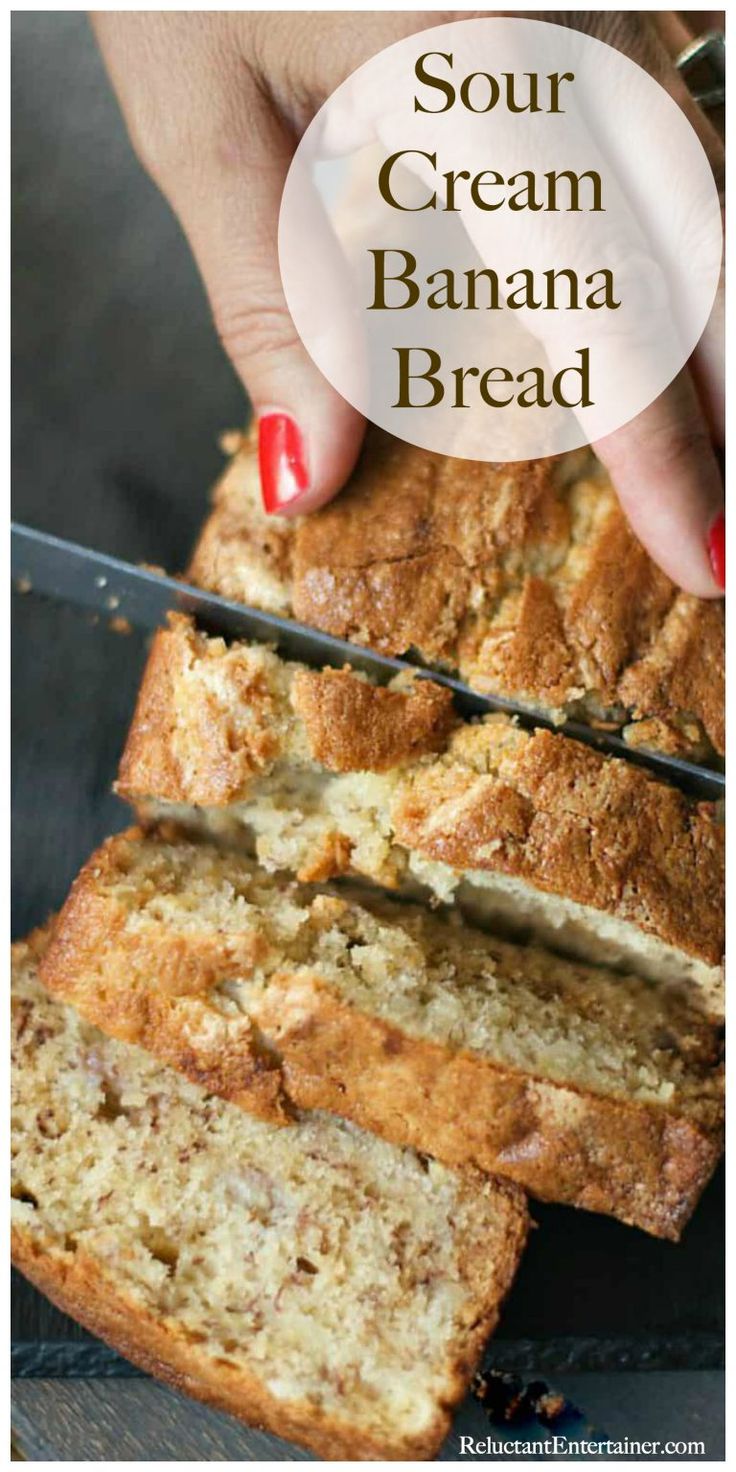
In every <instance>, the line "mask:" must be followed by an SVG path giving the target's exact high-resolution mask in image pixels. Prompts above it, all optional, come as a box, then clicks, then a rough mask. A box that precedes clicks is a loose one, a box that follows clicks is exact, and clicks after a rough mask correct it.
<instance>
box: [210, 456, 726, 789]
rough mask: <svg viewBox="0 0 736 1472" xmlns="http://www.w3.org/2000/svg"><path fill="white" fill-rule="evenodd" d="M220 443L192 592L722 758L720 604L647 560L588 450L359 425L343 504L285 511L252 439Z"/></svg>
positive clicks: (537, 704) (640, 740)
mask: <svg viewBox="0 0 736 1472" xmlns="http://www.w3.org/2000/svg"><path fill="white" fill-rule="evenodd" d="M227 443H228V448H230V449H231V450H233V451H234V458H233V459H232V462H231V464H230V466H229V468H228V469H227V471H226V473H225V475H224V476H223V478H222V480H221V481H220V483H219V485H218V486H217V488H216V490H215V508H214V511H213V512H212V515H211V517H210V519H209V521H208V523H207V525H206V527H205V529H204V531H203V534H202V536H201V538H200V540H199V543H198V545H197V548H196V551H195V554H194V558H193V561H192V564H191V568H190V575H191V577H192V578H193V579H194V580H195V581H196V582H199V583H200V584H201V585H202V586H203V587H207V588H211V589H213V590H215V591H216V592H219V593H223V594H225V595H226V596H228V597H230V598H235V599H239V600H241V601H243V602H246V603H251V604H255V605H256V606H257V607H262V608H267V609H270V610H272V611H275V612H278V613H286V614H291V615H293V616H294V617H296V618H298V619H300V620H301V621H302V622H304V623H308V624H312V625H314V626H315V627H316V628H319V629H324V630H326V631H327V632H329V633H331V634H335V635H338V636H340V637H341V638H346V639H351V640H354V641H356V642H357V643H359V644H368V645H370V646H372V647H373V648H376V649H380V650H383V651H384V652H386V653H389V654H404V653H406V652H407V651H411V650H414V651H418V652H419V653H420V654H421V655H422V657H423V658H424V660H425V661H426V662H427V663H430V664H438V665H442V666H445V667H447V668H450V669H456V670H459V672H460V674H461V675H462V676H463V678H464V679H466V680H467V681H468V682H469V683H470V684H471V685H473V686H475V687H476V688H477V689H479V690H484V691H490V692H492V693H496V694H500V695H505V696H508V697H510V698H513V699H515V700H517V701H520V702H522V703H524V704H526V705H528V706H531V707H534V708H536V709H539V710H544V711H546V712H548V713H551V714H552V715H553V716H555V717H556V718H560V719H561V718H563V717H564V716H565V715H575V716H578V717H580V718H582V719H584V720H590V721H593V722H597V721H600V720H603V721H605V722H612V723H614V724H615V725H616V726H619V727H621V728H623V730H624V733H625V735H626V737H627V739H628V740H630V741H631V742H632V743H633V744H636V745H639V746H649V747H654V748H658V749H660V750H663V751H667V752H670V753H672V754H679V755H686V756H690V757H695V758H698V759H700V760H715V761H718V759H719V758H720V757H721V756H722V755H723V753H724V750H725V732H724V608H723V603H722V602H720V601H708V600H705V599H702V600H701V599H697V598H694V597H691V596H689V595H688V594H686V593H683V592H681V591H679V590H678V589H677V588H676V587H675V586H674V584H673V583H672V582H670V580H669V578H667V577H666V576H665V574H664V573H663V572H661V571H660V569H659V568H658V567H656V566H655V564H654V563H653V562H652V560H651V558H650V557H649V556H648V555H647V553H646V552H645V551H644V549H643V548H642V547H641V545H640V544H639V542H638V541H637V540H636V538H635V536H634V534H633V532H632V531H631V530H630V528H629V525H628V523H627V521H626V518H625V517H624V515H623V513H622V512H621V510H620V508H619V505H618V502H617V499H616V496H615V493H614V491H613V488H612V486H611V483H610V481H609V479H608V477H607V475H606V474H605V471H604V470H603V468H602V466H601V465H600V464H599V463H598V462H597V461H596V459H595V457H594V456H593V453H592V451H590V452H587V451H575V452H574V453H571V454H569V455H564V456H560V457H558V458H552V459H549V460H537V461H530V462H516V463H512V464H501V465H490V464H489V465H486V464H475V463H473V462H470V461H461V460H455V459H452V458H450V457H444V456H441V455H434V454H431V453H430V452H428V451H425V450H421V449H417V448H416V446H413V445H407V444H404V443H403V442H402V441H400V440H395V439H392V438H391V437H390V436H389V435H387V434H385V433H384V432H382V431H379V430H376V429H369V432H368V436H367V439H366V444H365V447H364V451H363V454H362V456H361V459H360V460H359V462H358V466H357V468H356V470H355V472H354V474H353V476H352V477H351V479H350V482H349V484H348V485H347V487H346V488H345V490H344V491H343V492H342V494H341V495H340V496H339V497H338V498H337V500H336V501H334V502H333V503H332V504H331V505H329V506H327V507H326V508H324V509H323V510H322V511H318V512H316V513H313V514H312V515H311V516H309V517H306V518H304V519H302V520H297V521H283V520H280V519H279V518H278V517H277V518H272V517H267V516H266V515H265V513H264V512H263V509H262V506H261V499H260V490H259V480H258V470H257V457H256V453H255V441H254V438H253V436H237V435H236V436H231V437H229V438H228V441H227Z"/></svg>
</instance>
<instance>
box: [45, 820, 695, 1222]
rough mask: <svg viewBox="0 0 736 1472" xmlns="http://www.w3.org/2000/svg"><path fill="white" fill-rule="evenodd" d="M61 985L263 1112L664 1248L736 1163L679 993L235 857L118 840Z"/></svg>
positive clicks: (108, 1021)
mask: <svg viewBox="0 0 736 1472" xmlns="http://www.w3.org/2000/svg"><path fill="white" fill-rule="evenodd" d="M42 977H43V979H44V981H45V983H46V984H47V986H48V987H49V988H50V990H51V991H53V992H54V993H55V994H56V995H58V996H59V997H60V998H61V999H63V1000H65V1001H70V1002H73V1003H74V1005H75V1006H76V1007H78V1008H79V1010H80V1012H82V1014H83V1015H84V1016H86V1017H88V1018H89V1019H90V1021H92V1022H95V1023H97V1024H98V1025H99V1026H100V1027H102V1028H103V1029H104V1031H105V1032H108V1033H111V1034H112V1035H114V1036H118V1037H123V1038H126V1039H129V1040H131V1041H134V1042H138V1043H141V1044H142V1045H143V1046H144V1047H146V1048H149V1049H150V1050H151V1051H152V1052H153V1053H155V1054H157V1056H158V1057H160V1058H161V1059H163V1060H164V1061H165V1062H167V1063H171V1064H173V1065H174V1066H176V1067H177V1068H180V1069H181V1070H182V1071H183V1072H184V1073H186V1074H188V1075H189V1077H190V1078H192V1079H194V1080H196V1081H197V1082H201V1083H203V1084H204V1085H205V1086H206V1088H207V1089H209V1090H212V1091H213V1092H216V1093H221V1094H223V1095H225V1096H226V1097H227V1098H229V1099H231V1100H233V1101H235V1102H236V1103H239V1104H241V1105H243V1106H244V1107H245V1108H247V1109H250V1108H252V1107H254V1108H256V1109H257V1110H259V1111H261V1112H262V1111H263V1110H264V1107H267V1101H269V1100H270V1106H269V1107H270V1108H271V1112H272V1117H273V1118H274V1119H279V1118H281V1119H285V1118H288V1114H289V1110H290V1108H291V1107H293V1106H294V1105H296V1106H299V1107H300V1108H318V1109H329V1110H331V1111H334V1112H335V1113H336V1114H340V1115H343V1116H345V1117H347V1118H349V1119H352V1120H354V1121H355V1122H356V1123H357V1124H360V1125H361V1126H363V1127H364V1128H366V1129H371V1130H375V1131H376V1132H377V1133H378V1134H382V1135H384V1136H385V1137H386V1138H387V1139H390V1140H393V1141H394V1142H396V1143H397V1144H401V1145H413V1146H414V1147H415V1148H416V1149H418V1150H421V1151H424V1152H426V1153H428V1154H432V1155H434V1156H436V1157H438V1158H439V1159H441V1160H444V1161H445V1162H447V1163H448V1164H454V1165H457V1164H465V1163H470V1164H473V1165H475V1166H479V1167H480V1168H481V1169H484V1170H487V1171H489V1172H491V1173H497V1174H499V1175H503V1176H506V1177H508V1178H510V1179H512V1180H514V1181H516V1182H518V1183H519V1184H520V1185H522V1186H523V1187H525V1188H526V1189H527V1190H528V1191H530V1192H532V1193H533V1194H535V1195H537V1196H539V1197H542V1198H544V1199H547V1200H552V1201H562V1202H568V1203H571V1204H574V1205H577V1206H584V1207H588V1208H590V1209H591V1210H594V1211H601V1212H608V1213H610V1214H612V1215H614V1216H617V1217H619V1218H621V1220H623V1221H626V1222H631V1223H634V1224H636V1225H638V1226H641V1227H643V1228H645V1229H646V1230H647V1231H650V1232H652V1233H654V1234H656V1235H660V1236H665V1237H672V1238H676V1237H677V1236H678V1234H679V1233H680V1231H681V1229H682V1227H683V1225H684V1223H685V1222H686V1221H687V1218H688V1217H689V1215H690V1213H691V1211H692V1210H693V1207H694V1205H695V1203H696V1201H697V1199H698V1196H699V1195H700V1192H701V1191H702V1189H703V1186H704V1185H705V1183H706V1181H707V1180H708V1178H709V1176H710V1174H711V1172H712V1170H713V1168H714V1166H715V1164H716V1161H717V1159H718V1157H719V1154H720V1150H721V1130H722V1114H723V1103H722V1078H721V1073H720V1067H719V1038H718V1034H717V1030H716V1029H715V1028H713V1027H712V1026H711V1025H709V1024H707V1023H705V1022H704V1021H703V1019H702V1017H700V1016H699V1015H698V1014H697V1013H696V1012H694V1011H693V1010H692V1009H691V1008H689V1007H688V1006H687V1005H686V1004H684V1003H682V1002H680V1001H679V1000H678V999H677V998H676V997H674V996H673V995H671V994H669V993H668V992H667V991H666V989H663V988H661V987H658V986H657V985H656V984H654V983H650V982H645V981H642V980H641V979H639V978H636V977H625V976H612V975H611V974H610V973H607V972H605V971H602V970H598V969H596V968H593V967H590V966H583V965H582V964H580V963H577V964H575V963H572V962H569V961H565V960H562V959H561V958H558V957H555V956H553V955H551V954H549V953H548V952H545V951H542V950H538V949H531V948H528V947H523V946H517V945H512V944H510V943H509V942H503V941H499V940H496V939H494V938H493V937H491V936H490V935H488V934H486V933H484V932H482V931H478V930H473V929H472V928H470V927H469V926H467V925H463V924H462V923H461V922H460V921H459V918H458V916H457V915H456V914H455V913H454V912H452V913H451V914H450V916H449V917H446V916H443V915H433V914H431V913H430V912H428V911H427V910H425V909H424V908H423V907H421V906H416V905H412V904H408V903H406V902H403V903H401V902H396V901H391V900H388V899H387V898H385V897H382V896H381V895H379V894H378V892H377V891H372V892H371V891H369V892H367V893H365V894H364V895H363V896H362V897H361V899H360V902H359V901H358V899H355V898H352V897H350V896H349V890H348V889H347V887H345V888H344V889H343V890H341V892H340V894H339V895H337V894H330V893H326V892H318V891H316V890H315V889H314V888H312V889H309V888H306V887H302V888H300V887H299V886H297V885H295V884H293V883H290V882H288V881H287V880H286V879H285V878H284V876H280V875H277V876H273V875H269V874H267V873H265V872H264V871H263V870H259V869H258V868H257V867H256V866H255V865H254V864H253V863H252V862H251V861H250V860H248V859H246V858H244V857H241V856H238V855H235V854H230V853H225V852H223V851H222V850H220V849H218V848H216V847H213V846H207V845H204V844H193V843H188V842H184V841H182V840H181V839H178V840H177V839H167V837H166V836H165V835H161V836H157V835H155V834H151V835H148V836H146V835H143V834H141V833H139V832H137V831H136V830H132V831H131V832H130V833H128V834H122V835H119V836H118V837H115V838H112V839H110V840H108V842H107V843H106V844H104V845H103V847H102V848H101V849H100V850H99V851H98V852H97V853H96V854H95V855H94V856H93V857H92V859H90V861H89V863H88V864H87V866H86V867H85V869H84V870H83V871H82V873H81V875H80V877H79V878H78V879H77V881H76V884H75V885H74V888H73V890H72V893H71V895H70V897H69V899H68V901H67V903H66V905H65V907H64V909H63V911H62V913H61V916H60V918H59V921H58V922H57V927H56V930H55V934H54V937H53V940H52V943H51V946H50V949H49V952H48V954H47V956H46V959H45V962H44V964H43V967H42Z"/></svg>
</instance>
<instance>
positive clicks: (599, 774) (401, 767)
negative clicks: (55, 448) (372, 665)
mask: <svg viewBox="0 0 736 1472" xmlns="http://www.w3.org/2000/svg"><path fill="white" fill-rule="evenodd" d="M117 790H118V792H119V793H120V794H121V796H124V797H126V798H128V799H130V800H131V801H132V802H134V803H135V805H136V806H137V809H138V812H139V815H140V816H141V817H142V818H143V819H144V820H145V821H149V822H150V821H152V820H153V821H155V820H158V819H160V818H161V817H164V818H165V817H172V816H175V817H176V818H177V820H178V821H179V822H180V823H183V824H186V826H188V827H189V828H190V829H192V830H196V831H204V832H206V833H207V834H208V835H209V836H210V837H212V838H215V839H217V840H219V841H221V842H223V843H226V844H228V845H230V846H235V847H238V846H240V847H241V848H242V847H244V846H245V847H246V849H247V848H248V847H250V848H255V852H256V854H257V857H258V859H259V861H260V862H261V863H262V864H263V865H264V866H265V867H267V868H270V869H274V870H276V869H287V870H290V871H291V872H292V873H295V874H296V875H297V876H298V877H299V878H300V879H304V880H324V879H329V878H332V877H335V876H338V875H341V874H354V875H355V874H357V875H360V876H361V877H363V878H368V879H370V880H372V881H374V882H376V883H379V884H382V885H384V886H387V887H389V888H400V889H402V890H403V891H405V892H412V891H414V892H415V894H416V897H419V898H426V897H429V898H431V899H432V900H433V901H434V902H437V901H443V902H446V901H451V900H459V902H460V905H461V908H462V909H463V911H464V912H465V913H466V914H469V916H470V918H471V919H474V920H483V921H484V922H489V923H491V924H493V925H494V926H495V927H496V928H498V927H499V926H502V927H504V928H505V929H506V930H508V931H509V933H514V932H515V933H516V934H519V933H521V934H523V935H525V936H528V935H529V934H531V935H532V936H533V937H534V939H535V940H537V941H540V942H541V943H543V944H545V945H549V946H552V947H554V948H556V949H558V950H561V951H563V952H567V953H570V954H573V955H579V956H583V957H584V958H586V959H589V960H591V961H593V962H600V963H605V964H608V965H613V966H619V967H628V968H633V969H634V970H636V971H637V972H638V973H639V974H641V975H643V976H646V977H652V978H656V979H659V980H667V981H670V982H675V983H682V984H686V985H687V986H688V987H690V988H691V989H693V988H695V989H696V991H697V995H698V997H699V998H700V1001H701V1004H702V1006H703V1008H704V1010H706V1011H707V1012H709V1013H710V1014H712V1015H714V1016H720V1015H722V1011H723V967H722V955H723V901H724V853H723V826H722V823H721V821H720V819H719V816H718V813H717V811H716V809H715V807H714V805H713V804H710V803H695V802H691V801H689V800H688V799H687V798H685V797H684V796H682V795H681V794H680V793H679V792H677V791H675V790H674V789H673V788H671V787H669V786H667V785H666V784H664V783H662V782H660V781H657V780H655V779H654V778H652V777H650V776H649V775H648V774H647V773H646V772H645V771H643V770H642V769H641V768H638V767H634V766H632V765H631V764H629V763H627V762H623V761H617V760H610V759H607V758H605V757H604V756H602V755H600V754H599V753H597V752H594V751H592V750H590V749H589V748H587V747H585V746H582V745H581V744H580V743H579V742H573V741H570V740H568V739H567V738H566V737H564V736H561V735H553V734H552V733H550V732H548V731H537V732H536V733H534V734H533V735H529V734H528V733H526V732H524V731H522V730H520V729H519V728H518V727H516V726H515V725H514V724H513V723H512V722H510V721H509V720H507V719H506V718H505V717H490V718H487V719H486V720H485V721H483V722H476V723H462V724H461V723H459V722H458V721H457V719H456V718H455V715H454V712H453V708H452V704H451V699H450V695H449V692H447V691H446V690H444V689H442V688H441V687H440V686H438V685H433V684H432V683H431V682H430V681H427V680H415V681H413V682H412V684H411V685H410V686H408V687H405V686H401V684H399V687H398V688H397V687H395V686H394V687H391V688H388V689H383V688H379V687H377V686H375V685H373V684H371V683H369V682H368V681H367V680H366V679H364V678H362V677H360V676H359V675H356V674H354V673H352V672H349V671H335V670H324V671H318V670H309V669H306V668H304V667H303V666H299V665H296V664H290V663H286V662H284V661H282V660H280V659H279V658H278V657H277V656H276V655H275V654H274V653H272V652H271V651H269V650H268V649H265V648H263V647H262V646H258V645H254V646H249V645H246V644H238V643H233V644H231V645H226V644H225V643H224V642H223V640H221V639H211V638H207V636H206V635H204V634H201V633H199V632H197V631H196V630H195V629H194V628H193V626H192V624H191V622H190V621H189V620H187V619H186V618H184V617H182V616H175V617H173V618H172V620H171V623H170V627H169V629H168V630H165V631H162V632H160V633H159V634H158V635H157V636H156V638H155V640H154V645H153V650H152V653H151V657H150V660H149V663H148V667H147V670H146V673H145V676H144V680H143V685H142V689H141V692H140V696H139V700H138V707H137V711H136V715H135V718H134V721H133V726H132V729H131V732H130V735H129V738H128V742H127V746H126V749H125V753H124V756H123V760H122V764H121V768H120V776H119V781H118V783H117Z"/></svg>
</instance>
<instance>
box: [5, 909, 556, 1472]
mask: <svg viewBox="0 0 736 1472" xmlns="http://www.w3.org/2000/svg"><path fill="white" fill-rule="evenodd" d="M44 945H45V937H44V936H43V935H42V934H37V935H35V936H34V937H32V938H31V939H30V941H28V942H27V943H25V944H20V945H18V946H17V947H15V950H14V957H13V962H14V964H13V973H14V975H13V1186H12V1191H13V1197H14V1201H13V1233H12V1236H13V1255H14V1260H15V1262H16V1264H17V1266H18V1267H19V1268H20V1269H21V1271H22V1272H24V1273H25V1274H26V1275H27V1276H28V1277H29V1278H30V1279H31V1280H32V1281H33V1282H34V1283H36V1284H37V1286H38V1287H39V1288H41V1289H42V1291H43V1292H45V1293H47V1294H48V1295H49V1297H50V1298H51V1299H53V1301H54V1302H55V1303H57V1304H58V1305H59V1306H60V1307H61V1308H62V1309H64V1310H65V1311H66V1312H68V1313H71V1314H72V1315H73V1316H74V1317H75V1318H77V1319H79V1320H80V1321H81V1322H82V1323H83V1324H85V1325H86V1327H87V1328H89V1329H90V1330H91V1331H92V1332H93V1333H95V1334H99V1335H101V1336H102V1337H103V1338H104V1339H106V1340H108V1342H109V1343H111V1344H112V1345H114V1346H115V1348H117V1349H118V1350H119V1351H120V1352H121V1353H122V1354H123V1355H125V1356H126V1357H127V1358H128V1359H131V1360H133V1362H134V1363H136V1364H138V1365H141V1366H142V1367H143V1368H144V1369H146V1370H150V1371H151V1372H152V1373H153V1374H154V1375H157V1376H160V1377H161V1378H163V1379H166V1380H169V1381H170V1382H171V1383H172V1384H174V1385H176V1386H177V1387H178V1388H180V1389H182V1390H186V1391H188V1392H189V1393H190V1394H192V1395H195V1396H198V1397H199V1398H201V1399H202V1400H206V1401H209V1402H211V1403H212V1404H213V1405H216V1406H218V1407H219V1408H220V1409H221V1410H226V1411H231V1412H233V1413H234V1414H236V1415H239V1416H242V1417H243V1418H244V1419H246V1420H249V1421H253V1422H256V1423H258V1424H259V1425H262V1426H265V1427H266V1428H267V1429H269V1430H271V1431H273V1432H276V1433H277V1434H278V1435H279V1436H284V1437H286V1438H288V1439H291V1440H294V1441H297V1442H301V1443H302V1444H303V1445H304V1446H307V1447H310V1448H311V1449H312V1450H313V1451H314V1452H316V1453H317V1454H318V1455H319V1456H321V1457H323V1458H325V1459H328V1460H333V1459H340V1458H349V1459H350V1460H356V1461H363V1460H374V1459H375V1460H384V1459H386V1460H411V1459H413V1458H427V1457H431V1456H432V1455H433V1454H434V1453H435V1452H436V1451H437V1449H438V1447H439V1445H440V1443H441V1442H442V1440H443V1438H444V1437H445V1435H446V1433H447V1431H448V1428H449V1424H450V1417H451V1412H452V1409H453V1407H454V1406H455V1404H456V1403H457V1402H458V1401H459V1399H460V1398H461V1396H462V1395H463V1394H464V1392H465V1390H466V1388H467V1385H468V1381H469V1378H470V1375H471V1374H472V1371H473V1368H474V1366H475V1363H476V1360H477V1359H478V1357H479V1355H480V1352H481V1348H482V1346H483V1343H484V1340H485V1338H486V1336H487V1335H488V1334H489V1333H490V1332H491V1330H492V1329H493V1328H494V1327H495V1324H496V1321H497V1318H498V1314H499V1309H500V1305H501V1303H502V1300H503V1298H504V1296H505V1294H506V1292H507V1290H508V1288H509V1286H510V1284H511V1282H512V1279H513V1277H514V1273H515V1271H516V1268H517V1264H518V1261H519V1257H520V1254H521V1252H522V1249H523V1245H524V1240H525V1235H526V1231H527V1211H526V1205H525V1202H524V1198H523V1195H522V1193H521V1192H519V1191H517V1190H516V1189H515V1188H513V1187H510V1186H506V1185H502V1184H500V1183H498V1182H494V1181H491V1180H489V1179H488V1178H486V1177H482V1176H480V1175H479V1174H477V1173H473V1172H467V1173H464V1174H459V1173H457V1172H454V1171H451V1170H448V1169H446V1168H445V1167H444V1166H441V1165H438V1164H436V1163H435V1162H432V1161H428V1160H423V1159H421V1158H420V1157H419V1156H417V1155H415V1154H414V1153H413V1152H412V1151H411V1150H400V1149H397V1148H396V1147H395V1146H392V1145H388V1144H386V1143H385V1142H384V1141H382V1140H378V1139H376V1138H374V1137H373V1136H370V1135H366V1134H363V1133H362V1132H361V1131H360V1130H358V1129H356V1128H354V1127H353V1126H351V1125H348V1124H345V1123H342V1122H340V1121H338V1120H336V1119H333V1118H330V1117H328V1116H325V1115H319V1114H315V1115H300V1116H298V1117H295V1118H294V1120H293V1122H292V1124H291V1126H290V1128H288V1129H281V1128H279V1127H278V1126H277V1125H273V1124H267V1123H264V1122H263V1121H261V1120H257V1119H254V1118H251V1117H250V1116H249V1115H247V1114H245V1113H243V1112H242V1110H239V1109H236V1108H234V1107H233V1106H232V1105H231V1104H227V1103H225V1102H224V1101H223V1100H220V1099H216V1098H214V1097H213V1096H212V1095H211V1094H210V1093H209V1092H207V1091H206V1090H205V1089H203V1088H201V1087H198V1086H197V1085H195V1084H192V1083H189V1082H187V1081H186V1080H185V1079H184V1078H182V1077H181V1076H180V1075H179V1074H177V1073H175V1072H171V1071H169V1070H167V1069H165V1068H161V1066H160V1064H158V1063H157V1062H156V1060H155V1059H152V1058H150V1057H149V1056H148V1055H147V1054H145V1053H143V1052H141V1051H140V1050H139V1049H137V1048H134V1047H131V1046H129V1045H128V1044H125V1043H120V1042H114V1041H111V1040H110V1039H108V1038H107V1037H105V1036H103V1034H102V1033H100V1032H98V1031H97V1030H96V1029H95V1028H93V1027H91V1026H89V1024H88V1023H85V1022H83V1021H82V1020H81V1018H80V1017H79V1016H78V1015H77V1013H76V1012H75V1011H73V1009H71V1008H68V1007H64V1006H63V1005H61V1004H60V1003H59V1002H56V1001H53V1000H52V999H51V998H50V997H49V996H48V994H47V993H46V992H45V991H44V990H43V988H42V987H41V985H40V983H39V981H38V979H37V975H36V967H37V963H38V960H39V957H40V956H41V954H42V953H43V949H44Z"/></svg>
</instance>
